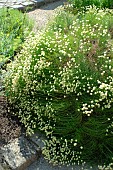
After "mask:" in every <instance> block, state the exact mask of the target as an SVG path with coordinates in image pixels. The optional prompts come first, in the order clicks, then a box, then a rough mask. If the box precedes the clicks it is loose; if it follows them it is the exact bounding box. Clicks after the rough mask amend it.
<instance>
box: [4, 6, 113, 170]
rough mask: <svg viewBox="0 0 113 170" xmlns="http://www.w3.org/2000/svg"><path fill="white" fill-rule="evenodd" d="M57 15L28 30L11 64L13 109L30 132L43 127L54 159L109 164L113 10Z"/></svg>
mask: <svg viewBox="0 0 113 170" xmlns="http://www.w3.org/2000/svg"><path fill="white" fill-rule="evenodd" d="M59 15H60V16H59ZM59 15H58V17H57V18H56V20H55V22H54V23H53V25H51V26H50V27H49V28H48V29H47V30H46V31H45V32H41V33H40V34H38V35H37V36H34V37H33V36H32V35H30V36H29V38H28V39H27V40H26V42H25V44H24V47H23V49H22V51H21V53H20V54H19V55H18V56H17V58H16V60H15V61H14V62H13V63H11V64H10V65H9V67H8V72H7V74H6V75H5V89H6V95H7V98H8V102H9V104H10V109H11V111H12V112H13V113H14V114H16V115H17V116H18V117H19V118H20V120H21V122H22V123H23V124H24V125H25V127H26V129H27V133H28V134H29V133H30V134H31V133H33V132H34V131H35V130H37V129H38V130H40V131H42V132H43V133H45V135H46V137H47V140H45V147H44V149H43V154H44V155H45V158H46V159H48V160H49V161H50V162H52V163H54V164H59V163H60V164H68V165H69V164H78V165H79V164H82V166H83V168H84V165H85V164H86V163H87V162H89V163H90V164H91V165H92V166H93V165H95V164H98V168H99V169H102V168H103V167H104V168H105V167H106V166H107V168H108V169H110V168H112V165H113V162H112V157H113V152H112V151H113V145H112V143H113V43H112V42H113V32H112V27H113V12H112V11H111V10H99V9H96V8H90V9H89V10H88V11H87V12H86V13H85V14H82V15H81V17H80V15H79V14H78V15H77V16H76V17H75V16H73V15H72V14H69V15H67V13H66V12H65V11H62V12H60V14H59ZM61 16H64V22H61V24H60V25H59V24H58V23H59V21H60V18H61ZM68 16H69V18H70V17H72V18H73V22H68V19H69V18H68ZM70 21H71V20H70ZM64 23H65V24H64ZM63 24H64V25H63Z"/></svg>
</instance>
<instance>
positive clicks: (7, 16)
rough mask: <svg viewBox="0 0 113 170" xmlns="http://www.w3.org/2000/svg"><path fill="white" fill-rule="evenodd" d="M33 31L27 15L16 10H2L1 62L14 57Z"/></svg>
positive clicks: (0, 24) (0, 19) (0, 13)
mask: <svg viewBox="0 0 113 170" xmlns="http://www.w3.org/2000/svg"><path fill="white" fill-rule="evenodd" d="M31 29H32V23H31V21H30V20H29V19H28V18H27V16H26V14H23V13H22V12H20V11H18V10H14V9H7V8H1V9H0V62H2V61H5V60H7V59H8V58H10V57H12V56H14V54H15V52H17V51H18V50H19V48H20V46H21V44H22V42H23V41H24V39H25V37H26V36H27V35H28V34H29V32H30V31H31Z"/></svg>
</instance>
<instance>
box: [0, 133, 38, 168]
mask: <svg viewBox="0 0 113 170" xmlns="http://www.w3.org/2000/svg"><path fill="white" fill-rule="evenodd" d="M1 153H2V157H3V159H4V160H5V161H6V162H7V164H8V165H9V167H10V168H11V169H12V170H25V168H27V167H28V166H29V165H30V164H31V163H33V162H34V161H35V160H36V159H38V157H40V154H41V150H40V148H39V147H38V146H36V145H34V144H33V143H31V142H30V141H28V140H27V139H26V138H25V137H24V136H21V137H19V138H17V139H15V140H14V141H13V142H11V143H9V144H8V145H5V146H4V147H2V148H1Z"/></svg>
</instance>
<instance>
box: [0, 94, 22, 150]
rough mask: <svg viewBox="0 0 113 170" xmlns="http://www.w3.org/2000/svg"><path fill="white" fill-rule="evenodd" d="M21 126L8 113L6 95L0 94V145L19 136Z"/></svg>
mask: <svg viewBox="0 0 113 170" xmlns="http://www.w3.org/2000/svg"><path fill="white" fill-rule="evenodd" d="M21 133H22V127H21V124H20V123H19V121H18V119H17V118H16V117H15V116H12V115H11V114H10V113H8V106H7V100H6V97H4V96H0V147H1V146H3V145H5V144H7V143H8V142H10V141H11V140H13V139H15V138H17V137H19V136H20V135H21Z"/></svg>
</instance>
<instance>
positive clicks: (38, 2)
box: [0, 0, 55, 10]
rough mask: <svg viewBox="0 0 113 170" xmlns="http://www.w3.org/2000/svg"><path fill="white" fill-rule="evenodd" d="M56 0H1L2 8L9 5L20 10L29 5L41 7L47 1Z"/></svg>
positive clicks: (0, 6)
mask: <svg viewBox="0 0 113 170" xmlns="http://www.w3.org/2000/svg"><path fill="white" fill-rule="evenodd" d="M54 1H55V0H0V8H2V7H8V8H14V9H19V10H25V9H26V8H27V7H32V8H34V7H40V6H42V5H44V4H46V3H50V2H54Z"/></svg>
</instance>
